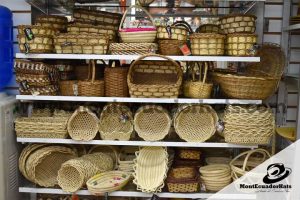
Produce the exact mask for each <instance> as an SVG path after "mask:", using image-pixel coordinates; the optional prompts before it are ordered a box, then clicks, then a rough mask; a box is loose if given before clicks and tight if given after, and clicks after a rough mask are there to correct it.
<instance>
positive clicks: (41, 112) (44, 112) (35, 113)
mask: <svg viewBox="0 0 300 200" xmlns="http://www.w3.org/2000/svg"><path fill="white" fill-rule="evenodd" d="M51 116H52V112H51V110H50V109H49V108H42V109H37V108H33V110H32V112H31V117H51Z"/></svg>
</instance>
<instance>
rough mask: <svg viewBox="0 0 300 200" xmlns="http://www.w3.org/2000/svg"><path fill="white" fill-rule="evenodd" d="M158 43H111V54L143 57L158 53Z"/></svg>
mask: <svg viewBox="0 0 300 200" xmlns="http://www.w3.org/2000/svg"><path fill="white" fill-rule="evenodd" d="M157 49H158V47H157V44H156V43H111V44H110V45H109V52H110V53H111V54H113V55H143V54H148V53H156V51H157Z"/></svg>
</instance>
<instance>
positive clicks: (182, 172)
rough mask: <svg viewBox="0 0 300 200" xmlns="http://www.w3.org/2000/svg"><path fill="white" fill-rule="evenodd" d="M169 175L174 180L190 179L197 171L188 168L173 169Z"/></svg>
mask: <svg viewBox="0 0 300 200" xmlns="http://www.w3.org/2000/svg"><path fill="white" fill-rule="evenodd" d="M169 175H170V176H172V177H173V178H176V179H191V178H194V177H195V176H196V175H197V170H196V168H194V167H189V166H179V167H173V168H172V169H171V170H170V171H169Z"/></svg>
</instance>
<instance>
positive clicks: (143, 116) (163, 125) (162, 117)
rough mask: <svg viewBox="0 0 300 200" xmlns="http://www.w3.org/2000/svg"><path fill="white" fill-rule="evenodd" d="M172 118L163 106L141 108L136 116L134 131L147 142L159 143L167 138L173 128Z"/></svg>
mask: <svg viewBox="0 0 300 200" xmlns="http://www.w3.org/2000/svg"><path fill="white" fill-rule="evenodd" d="M171 122H172V120H171V117H170V116H169V114H168V111H167V110H165V109H164V108H163V107H161V106H157V105H147V106H142V107H140V108H139V109H138V110H137V112H136V113H135V115H134V129H135V131H136V132H137V134H138V135H139V136H140V137H141V138H143V139H144V140H146V141H158V140H162V139H164V138H165V136H166V135H167V134H168V133H169V130H170V127H171Z"/></svg>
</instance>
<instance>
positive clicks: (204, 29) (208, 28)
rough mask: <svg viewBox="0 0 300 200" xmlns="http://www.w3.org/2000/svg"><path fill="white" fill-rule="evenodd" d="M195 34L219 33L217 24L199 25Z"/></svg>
mask: <svg viewBox="0 0 300 200" xmlns="http://www.w3.org/2000/svg"><path fill="white" fill-rule="evenodd" d="M195 32H196V33H221V29H220V25H217V24H203V25H200V26H199V27H198V28H197V29H196V31H195Z"/></svg>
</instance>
